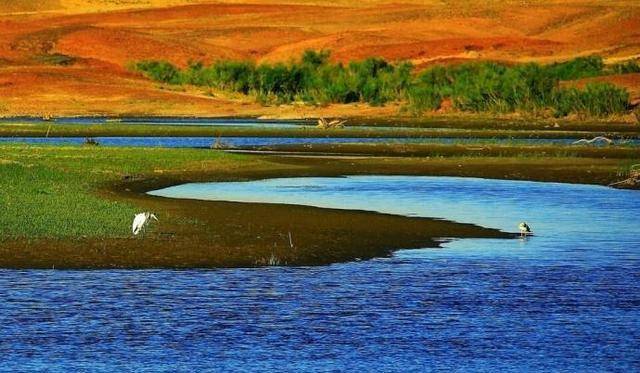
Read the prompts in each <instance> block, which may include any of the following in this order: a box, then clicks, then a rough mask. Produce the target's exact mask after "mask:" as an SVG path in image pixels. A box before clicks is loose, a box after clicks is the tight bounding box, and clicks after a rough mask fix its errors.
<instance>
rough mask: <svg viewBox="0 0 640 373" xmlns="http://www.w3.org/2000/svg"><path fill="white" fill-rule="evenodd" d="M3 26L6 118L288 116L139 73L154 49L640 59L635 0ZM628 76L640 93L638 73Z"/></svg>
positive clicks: (132, 10) (186, 14)
mask: <svg viewBox="0 0 640 373" xmlns="http://www.w3.org/2000/svg"><path fill="white" fill-rule="evenodd" d="M0 29H1V30H2V31H3V32H2V33H0V115H19V114H27V115H44V114H53V115H63V114H65V115H74V114H126V113H130V114H142V113H147V114H180V115H225V114H229V115H238V114H243V113H246V114H261V113H265V114H274V113H275V111H274V109H262V108H260V107H258V106H257V105H255V104H254V103H253V102H250V101H246V100H245V99H243V98H238V97H226V96H220V95H218V96H215V97H211V96H208V95H204V94H203V92H201V91H196V90H193V91H190V90H187V91H173V90H167V89H161V87H159V86H158V85H157V84H155V83H152V82H149V81H147V80H145V79H143V78H142V77H140V76H139V75H136V74H133V73H131V72H129V71H128V70H127V68H126V66H127V64H128V63H130V62H132V61H136V60H142V59H166V60H169V61H172V62H174V63H176V64H179V65H185V64H186V63H187V62H188V61H190V60H201V61H204V62H211V61H213V60H216V59H221V58H232V59H251V60H255V61H287V60H290V59H292V58H295V57H297V56H299V55H300V53H301V52H302V51H304V50H305V49H310V48H313V49H330V50H331V51H332V58H333V59H334V60H340V61H347V60H350V59H360V58H364V57H368V56H380V57H384V58H387V59H390V60H399V59H408V60H411V61H412V62H413V63H414V64H416V65H417V66H428V65H429V64H433V63H447V62H454V61H464V60H476V59H492V60H502V61H540V62H549V61H556V60H565V59H568V58H571V57H575V56H579V55H589V54H600V55H602V56H604V57H605V58H607V59H609V60H611V61H617V60H624V59H627V58H631V57H635V56H640V3H639V2H637V1H632V0H630V1H606V0H603V1H598V0H585V1H577V0H575V1H552V0H551V1H542V0H538V1H522V0H521V1H509V0H507V1H486V2H485V1H483V2H479V1H453V0H450V1H446V0H442V1H436V0H427V1H405V2H396V1H383V0H378V1H375V0H371V1H353V0H337V1H312V0H309V1H295V0H293V1H286V0H281V1H275V0H268V1H257V0H256V1H253V2H250V3H248V2H243V1H219V2H215V3H212V2H208V1H197V0H46V1H33V0H20V1H10V2H2V3H0ZM616 83H618V84H621V85H626V86H627V87H628V88H630V91H631V92H632V93H633V94H635V95H637V94H638V91H639V90H638V87H637V85H638V79H635V78H634V79H621V78H617V80H616ZM361 109H362V108H350V109H348V110H352V111H359V110H361ZM270 110H271V111H272V112H270ZM288 110H289V111H290V112H292V113H293V112H295V111H296V109H295V108H289V109H288ZM341 110H343V109H341ZM344 110H347V109H344ZM368 110H370V109H368ZM376 110H378V109H376ZM379 110H380V111H381V112H384V113H388V112H389V111H390V109H389V108H383V109H379Z"/></svg>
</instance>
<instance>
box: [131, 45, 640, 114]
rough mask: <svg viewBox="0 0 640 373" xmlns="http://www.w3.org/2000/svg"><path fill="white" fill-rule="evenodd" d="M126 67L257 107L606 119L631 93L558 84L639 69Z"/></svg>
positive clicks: (583, 61)
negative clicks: (395, 107) (360, 106)
mask: <svg viewBox="0 0 640 373" xmlns="http://www.w3.org/2000/svg"><path fill="white" fill-rule="evenodd" d="M132 68H133V69H134V70H137V71H140V72H142V73H143V74H144V75H145V76H147V77H149V78H150V79H153V80H156V81H159V82H163V83H168V84H173V85H194V86H202V87H209V88H216V89H221V90H224V91H232V92H239V93H242V94H245V95H249V94H250V95H254V96H255V97H256V98H257V100H258V101H259V102H262V103H280V104H282V103H291V102H295V101H300V102H305V103H308V104H313V105H326V104H330V103H343V104H344V103H354V102H362V103H368V104H370V105H374V106H379V105H384V104H385V103H387V102H393V101H395V102H404V103H406V106H405V109H408V110H410V111H413V112H414V113H417V114H421V113H423V112H425V111H434V110H438V109H441V108H443V107H444V108H447V107H450V108H452V109H455V110H458V111H462V112H491V113H513V112H526V113H531V114H534V115H539V116H549V115H552V116H554V117H565V116H567V115H570V114H576V115H581V116H590V117H606V116H610V115H614V114H622V113H625V112H627V111H628V110H629V109H630V103H629V93H628V92H627V91H626V89H624V88H620V87H617V86H615V85H612V84H609V83H603V82H592V83H589V84H587V85H586V86H585V87H584V88H583V89H578V88H575V87H561V86H560V82H561V81H566V80H574V79H580V78H587V77H594V76H602V75H607V74H614V73H632V72H638V71H640V65H638V63H637V62H634V61H631V62H627V63H625V64H618V65H612V66H605V64H604V63H603V60H602V58H601V57H598V56H590V57H579V58H576V59H574V60H571V61H567V62H562V63H554V64H549V65H540V64H537V63H527V64H515V65H507V64H502V63H497V62H469V63H463V64H459V65H451V66H435V67H431V68H428V69H426V70H424V71H422V72H420V73H415V72H414V71H413V70H414V68H413V66H412V65H411V64H410V63H409V62H395V63H392V62H389V61H386V60H384V59H380V58H368V59H365V60H362V61H351V62H350V63H348V64H342V63H332V62H330V61H329V52H327V51H319V52H317V51H312V50H308V51H306V52H305V53H304V54H303V55H302V56H301V58H300V59H299V60H298V61H295V62H290V63H288V64H283V63H278V64H268V63H262V64H259V65H256V64H254V63H252V62H249V61H218V62H215V63H213V64H212V65H210V66H204V65H203V64H202V63H191V64H189V66H188V67H186V68H184V69H179V68H177V67H176V66H174V65H172V64H171V63H169V62H166V61H139V62H136V63H134V64H133V65H132Z"/></svg>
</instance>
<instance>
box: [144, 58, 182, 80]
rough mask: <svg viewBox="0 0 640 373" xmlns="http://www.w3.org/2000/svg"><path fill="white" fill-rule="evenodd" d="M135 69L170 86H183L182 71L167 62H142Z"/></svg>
mask: <svg viewBox="0 0 640 373" xmlns="http://www.w3.org/2000/svg"><path fill="white" fill-rule="evenodd" d="M135 69H136V70H138V71H141V72H142V73H143V74H144V75H145V76H146V77H148V78H150V79H153V80H156V81H159V82H163V83H170V84H181V83H182V80H181V79H180V71H179V70H178V68H176V67H175V66H173V65H172V64H171V63H169V62H166V61H141V62H138V63H136V64H135Z"/></svg>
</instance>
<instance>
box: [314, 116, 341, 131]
mask: <svg viewBox="0 0 640 373" xmlns="http://www.w3.org/2000/svg"><path fill="white" fill-rule="evenodd" d="M346 122H347V121H346V120H339V119H334V120H332V121H330V122H329V121H327V120H326V119H324V118H320V119H318V125H317V126H316V127H317V128H321V129H323V130H328V129H333V128H343V127H344V124H345V123H346Z"/></svg>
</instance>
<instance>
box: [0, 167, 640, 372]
mask: <svg viewBox="0 0 640 373" xmlns="http://www.w3.org/2000/svg"><path fill="white" fill-rule="evenodd" d="M155 194H163V195H170V196H174V197H192V198H203V199H204V198H206V199H224V200H238V201H269V202H286V203H301V204H313V205H317V206H325V207H340V208H361V209H368V210H376V211H384V212H389V213H398V214H407V215H418V216H436V217H442V218H448V219H452V220H457V221H462V222H472V223H477V224H481V225H484V226H489V227H495V228H500V229H504V230H510V231H513V230H515V226H516V225H517V223H518V222H519V221H520V220H527V221H528V222H529V223H530V225H531V226H532V227H533V229H534V231H535V233H536V236H534V237H531V238H528V239H526V240H520V239H516V240H459V241H454V242H451V243H448V244H446V245H445V247H444V248H442V249H424V250H404V251H400V252H398V253H397V254H396V255H395V256H394V257H392V258H388V259H377V260H372V261H366V262H355V263H344V264H335V265H331V266H325V267H315V268H263V269H223V270H190V271H167V270H156V271H57V270H50V271H0V289H1V290H2V294H3V302H2V303H0V315H1V316H0V317H2V320H0V321H1V323H0V325H2V326H1V328H2V332H1V334H0V338H1V339H0V356H2V360H3V364H2V367H3V368H5V369H7V370H10V369H11V368H25V367H27V368H32V369H36V368H44V367H47V368H49V369H50V370H65V369H66V370H69V369H72V368H75V369H79V370H81V371H86V370H91V371H95V370H105V371H106V370H136V371H150V372H151V371H152V372H156V371H176V370H177V371H188V370H217V371H228V370H279V371H282V370H286V371H345V370H358V371H425V370H426V371H429V370H442V371H498V370H503V371H567V372H569V371H570V372H575V371H579V372H583V371H637V370H638V368H639V367H640V347H639V345H638V341H639V340H640V243H639V238H640V235H639V233H638V222H639V221H640V192H637V191H622V190H614V189H608V188H604V187H598V186H586V185H569V184H554V183H532V182H516V181H497V180H483V179H464V178H440V177H396V176H384V177H377V176H365V177H348V178H301V179H275V180H265V181H258V182H245V183H221V184H197V185H193V184H190V185H189V184H188V185H185V186H182V187H177V188H173V189H169V190H164V191H162V192H161V193H155Z"/></svg>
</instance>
